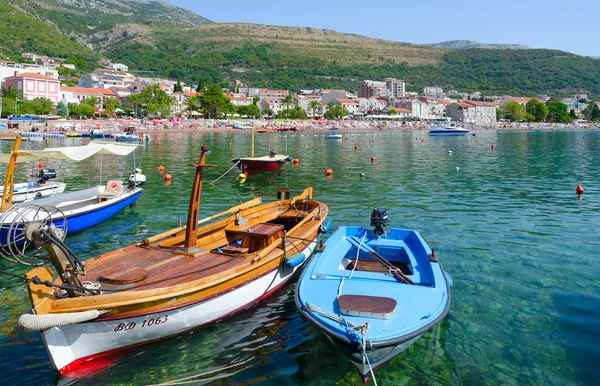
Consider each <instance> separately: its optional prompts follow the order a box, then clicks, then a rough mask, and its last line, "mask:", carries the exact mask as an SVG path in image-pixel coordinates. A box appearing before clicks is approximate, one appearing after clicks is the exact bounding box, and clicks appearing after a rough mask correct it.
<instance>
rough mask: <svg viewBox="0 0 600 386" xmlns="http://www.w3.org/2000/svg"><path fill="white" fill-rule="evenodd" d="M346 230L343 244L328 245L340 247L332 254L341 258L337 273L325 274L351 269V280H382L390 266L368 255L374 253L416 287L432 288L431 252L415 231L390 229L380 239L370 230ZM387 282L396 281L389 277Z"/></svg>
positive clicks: (433, 284) (433, 283)
mask: <svg viewBox="0 0 600 386" xmlns="http://www.w3.org/2000/svg"><path fill="white" fill-rule="evenodd" d="M347 230H348V232H347V234H345V235H341V237H342V238H343V239H344V241H345V242H342V243H336V244H334V245H331V246H328V247H332V248H339V250H336V251H335V255H337V256H341V257H342V258H341V262H340V264H339V266H338V267H337V271H338V272H336V273H334V272H327V274H340V272H339V271H340V270H341V271H352V270H354V271H355V273H354V274H353V277H355V278H365V279H382V276H390V275H389V267H386V266H384V265H383V264H381V263H380V262H378V261H376V260H375V259H373V258H372V257H371V256H370V255H369V253H373V252H375V253H377V254H379V255H380V256H382V257H383V258H384V259H385V260H387V261H388V262H389V263H390V264H391V266H393V267H395V268H398V269H400V270H401V271H402V273H403V274H405V275H406V276H407V277H409V278H410V279H411V280H412V281H414V282H415V284H417V285H420V286H431V287H433V286H435V279H434V274H433V271H432V268H431V263H430V258H429V255H430V254H431V249H429V248H428V247H426V245H427V243H426V242H424V241H423V240H422V237H421V236H420V235H419V233H418V232H416V231H412V230H402V229H392V230H390V231H389V232H387V234H386V235H385V236H382V237H380V236H378V235H375V234H374V233H372V232H371V231H367V234H366V235H365V234H364V232H365V230H364V229H363V231H362V233H359V232H356V228H354V229H353V228H352V227H349V229H347ZM363 236H364V237H363ZM426 248H427V249H426ZM330 253H331V251H330ZM331 268H333V267H331ZM356 271H359V272H360V274H359V275H357V274H356ZM322 273H323V272H322ZM390 280H395V279H394V278H393V277H391V276H390Z"/></svg>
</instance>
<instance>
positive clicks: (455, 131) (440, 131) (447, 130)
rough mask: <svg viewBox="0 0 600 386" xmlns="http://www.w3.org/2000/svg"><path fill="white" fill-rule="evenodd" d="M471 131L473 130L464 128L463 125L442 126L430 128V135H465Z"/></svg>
mask: <svg viewBox="0 0 600 386" xmlns="http://www.w3.org/2000/svg"><path fill="white" fill-rule="evenodd" d="M469 132H471V130H467V129H463V128H462V127H456V126H454V125H450V126H440V127H436V128H435V129H431V130H429V135H464V134H467V133H469Z"/></svg>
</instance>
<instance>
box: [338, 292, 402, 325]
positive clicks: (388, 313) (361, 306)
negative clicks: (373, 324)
mask: <svg viewBox="0 0 600 386" xmlns="http://www.w3.org/2000/svg"><path fill="white" fill-rule="evenodd" d="M337 300H338V306H339V307H340V312H341V313H342V314H343V315H348V316H361V317H367V318H373V319H390V318H391V317H392V315H394V311H395V310H396V305H397V304H398V303H397V302H396V300H394V299H392V298H386V297H382V296H367V295H340V296H339V297H338V299H337Z"/></svg>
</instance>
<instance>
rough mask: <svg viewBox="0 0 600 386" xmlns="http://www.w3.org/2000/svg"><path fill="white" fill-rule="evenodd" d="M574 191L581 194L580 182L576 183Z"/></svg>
mask: <svg viewBox="0 0 600 386" xmlns="http://www.w3.org/2000/svg"><path fill="white" fill-rule="evenodd" d="M575 191H576V192H577V194H583V187H582V186H581V184H580V183H577V188H576V189H575Z"/></svg>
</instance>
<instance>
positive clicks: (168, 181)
mask: <svg viewBox="0 0 600 386" xmlns="http://www.w3.org/2000/svg"><path fill="white" fill-rule="evenodd" d="M172 182H173V181H171V180H165V186H169V185H171V183H172Z"/></svg>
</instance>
